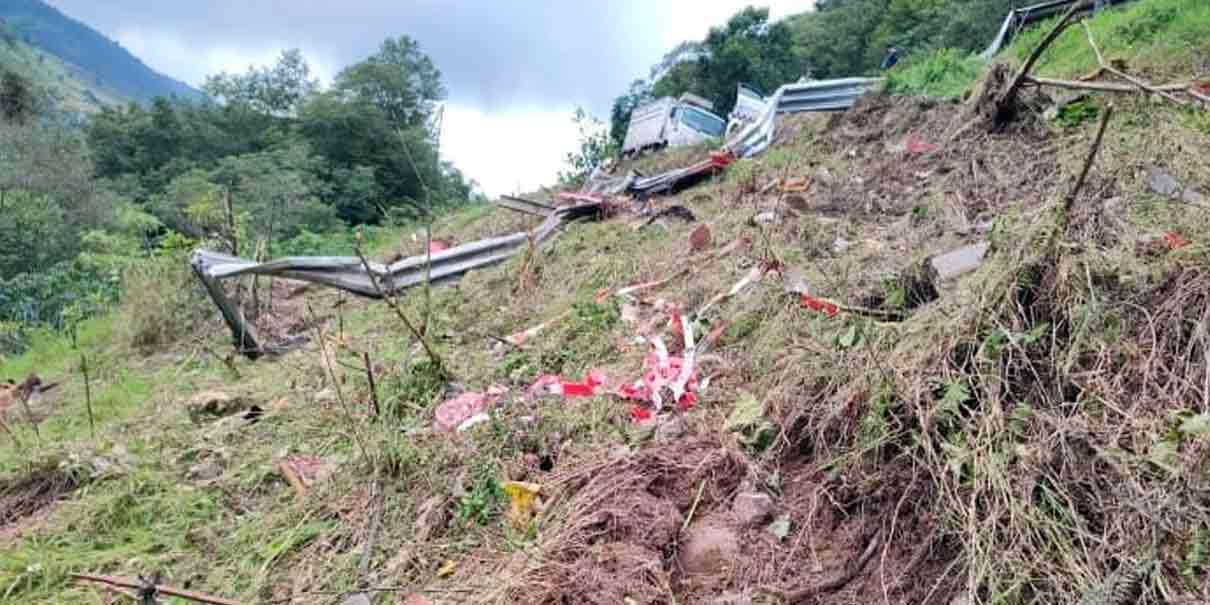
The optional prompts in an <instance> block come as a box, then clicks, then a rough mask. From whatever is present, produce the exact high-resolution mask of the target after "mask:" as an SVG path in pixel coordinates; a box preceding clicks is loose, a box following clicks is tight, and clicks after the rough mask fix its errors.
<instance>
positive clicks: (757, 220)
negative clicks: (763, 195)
mask: <svg viewBox="0 0 1210 605" xmlns="http://www.w3.org/2000/svg"><path fill="white" fill-rule="evenodd" d="M776 222H778V221H777V213H776V212H773V211H772V210H766V211H764V212H760V213H757V214H756V216H753V217H752V220H750V221H748V223H749V224H751V225H753V226H756V225H772V224H774V223H776Z"/></svg>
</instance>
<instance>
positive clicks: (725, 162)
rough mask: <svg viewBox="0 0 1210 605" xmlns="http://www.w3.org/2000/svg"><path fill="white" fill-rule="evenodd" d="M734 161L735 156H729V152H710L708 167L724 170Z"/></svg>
mask: <svg viewBox="0 0 1210 605" xmlns="http://www.w3.org/2000/svg"><path fill="white" fill-rule="evenodd" d="M734 161H735V156H734V155H731V152H730V151H711V152H710V165H711V166H714V167H715V168H726V167H727V166H730V165H731V162H734Z"/></svg>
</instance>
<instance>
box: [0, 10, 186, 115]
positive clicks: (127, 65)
mask: <svg viewBox="0 0 1210 605" xmlns="http://www.w3.org/2000/svg"><path fill="white" fill-rule="evenodd" d="M0 19H2V20H3V21H4V23H5V24H7V25H8V27H9V28H10V29H11V30H12V31H13V32H15V33H16V34H17V35H18V36H19V38H20V39H21V40H22V41H24V42H26V43H28V44H30V45H31V46H35V47H37V48H40V49H42V50H45V51H46V52H48V53H50V54H52V55H55V56H56V57H58V58H60V59H62V60H63V61H64V62H65V63H68V64H70V65H72V66H75V67H77V68H79V69H80V70H81V72H82V73H85V74H87V75H88V77H87V78H83V79H82V81H84V82H88V83H89V84H90V85H95V87H96V88H110V89H113V90H116V91H119V92H120V93H121V94H122V95H124V96H126V97H130V98H132V99H135V100H138V101H150V100H151V99H154V98H155V97H167V96H174V95H175V96H178V97H185V98H196V97H198V96H200V95H201V93H200V92H198V91H197V90H195V89H193V88H191V87H190V86H189V85H187V84H185V83H183V82H180V81H177V80H174V79H172V78H169V77H168V76H165V75H163V74H161V73H158V72H156V71H155V70H153V69H151V68H150V67H148V66H147V65H145V64H144V63H143V62H142V61H140V60H139V59H138V57H135V56H134V55H133V54H131V53H130V51H128V50H126V49H125V48H122V46H121V45H119V44H118V43H117V42H114V41H113V40H110V39H109V38H107V37H105V36H104V35H102V34H101V33H99V32H97V31H96V30H94V29H92V28H91V27H89V26H87V25H85V24H83V23H81V22H79V21H76V20H75V19H72V18H70V17H68V16H66V15H64V14H63V13H61V12H59V11H58V10H57V9H55V8H54V7H52V6H50V5H48V4H46V3H45V2H42V0H0Z"/></svg>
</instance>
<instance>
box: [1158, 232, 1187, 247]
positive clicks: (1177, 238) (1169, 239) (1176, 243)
mask: <svg viewBox="0 0 1210 605" xmlns="http://www.w3.org/2000/svg"><path fill="white" fill-rule="evenodd" d="M1164 242H1165V243H1167V244H1168V249H1169V250H1178V249H1180V248H1184V247H1185V246H1188V245H1189V240H1187V239H1185V238H1183V237H1181V235H1180V234H1179V233H1176V232H1175V231H1169V232H1168V233H1165V234H1164Z"/></svg>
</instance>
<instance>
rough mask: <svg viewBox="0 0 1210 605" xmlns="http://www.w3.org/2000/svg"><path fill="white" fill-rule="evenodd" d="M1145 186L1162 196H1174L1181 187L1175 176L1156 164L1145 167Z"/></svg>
mask: <svg viewBox="0 0 1210 605" xmlns="http://www.w3.org/2000/svg"><path fill="white" fill-rule="evenodd" d="M1147 187H1148V188H1150V189H1151V190H1152V191H1154V192H1155V193H1158V194H1160V195H1162V196H1164V197H1176V195H1177V194H1178V193H1180V192H1181V189H1182V187H1181V184H1180V183H1179V182H1178V181H1177V180H1176V178H1174V177H1173V176H1172V175H1171V174H1168V173H1167V172H1165V171H1164V169H1163V168H1159V167H1156V166H1152V167H1151V168H1148V169H1147Z"/></svg>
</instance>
